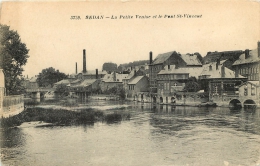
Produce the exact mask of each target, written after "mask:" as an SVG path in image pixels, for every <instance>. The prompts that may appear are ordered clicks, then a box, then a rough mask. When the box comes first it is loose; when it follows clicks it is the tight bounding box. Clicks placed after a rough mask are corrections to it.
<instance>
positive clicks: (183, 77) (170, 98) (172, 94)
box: [154, 65, 203, 104]
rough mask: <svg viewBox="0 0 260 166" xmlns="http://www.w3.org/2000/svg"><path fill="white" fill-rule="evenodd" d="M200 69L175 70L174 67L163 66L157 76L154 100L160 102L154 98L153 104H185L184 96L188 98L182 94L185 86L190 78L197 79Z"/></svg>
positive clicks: (186, 94) (183, 68)
mask: <svg viewBox="0 0 260 166" xmlns="http://www.w3.org/2000/svg"><path fill="white" fill-rule="evenodd" d="M202 69H203V68H202V67H189V68H186V67H182V68H176V66H175V65H170V66H165V68H164V69H163V70H161V71H160V72H159V73H158V74H157V96H156V98H158V99H160V100H159V101H158V100H157V101H156V98H155V97H154V102H160V103H164V104H166V103H174V104H186V103H187V99H185V96H188V94H189V93H187V92H185V93H184V88H185V85H186V83H187V82H188V79H189V78H190V77H195V78H198V76H199V75H200V73H201V72H202ZM187 98H188V97H187ZM184 99H185V100H184Z"/></svg>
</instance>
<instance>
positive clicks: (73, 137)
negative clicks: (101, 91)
mask: <svg viewBox="0 0 260 166" xmlns="http://www.w3.org/2000/svg"><path fill="white" fill-rule="evenodd" d="M42 107H60V105H57V104H55V103H48V104H46V103H45V104H44V105H43V106H42ZM78 107H83V108H84V107H86V108H89V107H93V108H95V109H100V110H103V111H110V112H113V111H117V112H118V111H123V112H129V113H130V114H131V119H130V120H128V121H121V122H120V123H112V124H107V123H102V122H98V123H95V124H93V125H87V126H52V127H34V126H27V127H26V126H25V127H19V128H13V129H9V130H7V131H3V130H1V160H2V161H1V162H2V164H3V165H22V166H27V165H33V166H34V165H39V166H47V165H48V166H55V165H56V166H67V165H68V166H71V165H94V166H99V165H111V166H114V165H134V166H135V165H137V166H139V165H140V166H146V165H201V166H204V165H213V166H219V165H229V166H230V165H250V166H251V165H260V113H259V112H260V110H244V109H241V110H230V109H228V108H197V107H176V108H174V107H171V106H168V107H167V106H158V105H157V106H156V107H155V106H151V104H141V103H132V102H129V103H127V102H125V103H122V102H106V101H99V102H98V101H95V102H91V103H90V102H85V103H81V104H80V105H79V106H78ZM70 108H71V107H70ZM22 126H23V125H22Z"/></svg>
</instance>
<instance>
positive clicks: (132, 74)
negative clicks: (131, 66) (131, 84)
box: [123, 70, 135, 80]
mask: <svg viewBox="0 0 260 166" xmlns="http://www.w3.org/2000/svg"><path fill="white" fill-rule="evenodd" d="M134 75H135V71H134V70H132V71H131V72H130V73H129V74H128V76H127V77H126V78H123V80H129V79H131V78H132V77H133V76H134Z"/></svg>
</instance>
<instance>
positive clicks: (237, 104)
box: [229, 99, 242, 108]
mask: <svg viewBox="0 0 260 166" xmlns="http://www.w3.org/2000/svg"><path fill="white" fill-rule="evenodd" d="M229 107H230V108H242V103H241V102H240V101H239V100H238V99H232V100H231V101H230V102H229Z"/></svg>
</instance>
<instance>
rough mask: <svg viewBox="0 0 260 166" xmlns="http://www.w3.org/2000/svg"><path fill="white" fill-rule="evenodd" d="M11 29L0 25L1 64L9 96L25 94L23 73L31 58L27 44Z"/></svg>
mask: <svg viewBox="0 0 260 166" xmlns="http://www.w3.org/2000/svg"><path fill="white" fill-rule="evenodd" d="M9 28H10V27H9V26H7V25H2V24H0V56H1V57H0V59H1V60H0V63H1V65H2V66H1V67H2V68H3V70H4V74H5V88H6V92H7V95H17V94H22V93H23V92H24V87H23V85H22V72H23V71H24V70H23V66H24V65H25V64H26V63H27V59H28V58H29V55H28V52H29V50H28V49H27V47H26V44H24V43H22V42H21V39H20V36H19V34H18V33H17V31H13V30H10V29H9ZM1 61H2V62H1Z"/></svg>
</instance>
